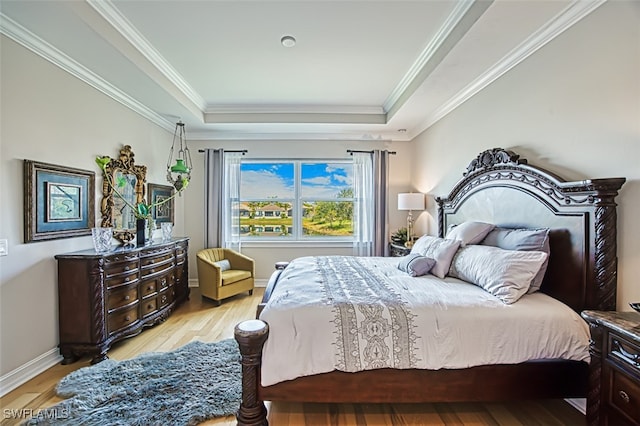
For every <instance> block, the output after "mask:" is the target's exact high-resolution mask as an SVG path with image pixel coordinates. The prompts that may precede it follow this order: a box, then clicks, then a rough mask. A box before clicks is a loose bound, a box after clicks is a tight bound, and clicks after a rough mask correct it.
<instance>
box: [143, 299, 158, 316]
mask: <svg viewBox="0 0 640 426" xmlns="http://www.w3.org/2000/svg"><path fill="white" fill-rule="evenodd" d="M140 310H141V311H142V316H143V317H146V316H147V315H151V314H152V313H154V312H156V311H157V310H158V302H157V300H156V298H153V299H146V300H143V301H142V304H141V305H140Z"/></svg>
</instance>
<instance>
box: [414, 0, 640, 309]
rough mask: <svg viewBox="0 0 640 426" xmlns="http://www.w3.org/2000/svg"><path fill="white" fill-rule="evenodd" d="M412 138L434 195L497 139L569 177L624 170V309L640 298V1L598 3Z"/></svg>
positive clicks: (420, 176) (422, 180)
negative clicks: (593, 8) (518, 62)
mask: <svg viewBox="0 0 640 426" xmlns="http://www.w3.org/2000/svg"><path fill="white" fill-rule="evenodd" d="M412 143H413V145H414V147H413V157H412V159H413V162H414V163H413V166H412V170H413V171H414V173H413V175H412V182H413V184H414V185H415V186H416V188H418V189H419V190H421V191H423V192H426V193H429V194H430V196H431V197H433V196H443V195H446V194H447V192H448V190H449V189H450V188H451V187H452V186H453V185H454V184H455V182H456V181H457V180H459V179H460V178H462V172H463V171H464V169H465V168H466V166H467V165H468V164H469V162H470V161H471V160H472V159H473V158H475V156H476V155H477V154H478V153H480V152H481V151H484V150H485V149H489V148H493V147H502V148H507V149H512V150H514V151H516V152H517V153H519V154H520V155H521V156H522V157H523V158H526V159H528V160H529V163H531V164H535V165H538V166H542V167H544V168H546V169H548V170H550V171H552V172H555V173H557V174H559V175H560V176H563V177H564V178H565V179H568V180H582V179H589V178H606V177H618V176H623V177H626V178H627V182H626V183H625V184H624V186H623V187H622V190H621V192H620V195H619V197H618V205H619V208H618V259H619V267H618V309H619V310H630V307H629V305H628V303H629V302H633V301H640V284H639V281H638V277H639V276H640V238H638V237H639V236H640V221H639V220H638V218H639V217H640V3H638V2H626V1H625V2H622V1H616V2H613V1H610V2H607V3H605V4H604V5H602V6H600V7H599V8H598V9H597V10H596V11H595V12H593V13H592V14H590V15H589V16H587V17H586V18H584V19H583V20H582V21H580V22H579V23H577V24H576V25H575V26H573V27H572V28H570V29H569V30H568V31H566V32H565V33H563V34H562V35H560V36H559V37H558V38H556V39H555V40H553V41H552V42H551V43H549V44H548V45H546V46H545V47H544V48H543V49H541V50H539V51H538V52H536V53H535V54H534V55H533V56H531V57H529V58H528V59H527V60H525V61H524V62H523V63H521V64H520V65H518V66H517V67H516V68H514V69H513V70H511V71H510V72H508V73H507V74H506V75H504V76H503V77H502V78H500V79H499V80H497V81H495V82H494V83H492V84H491V85H490V86H489V87H487V88H486V89H484V90H483V91H482V92H480V93H479V94H477V95H476V96H475V97H473V98H471V99H470V100H469V101H467V102H466V103H465V104H463V105H462V106H461V107H459V108H458V109H456V110H455V111H454V112H453V113H451V114H449V115H448V116H447V117H445V118H444V119H443V120H441V121H439V122H438V123H437V124H436V125H435V126H433V127H431V128H430V129H428V130H427V131H425V132H424V133H423V134H422V135H420V136H419V137H418V138H416V139H415V140H414V141H413V142H412ZM429 214H430V216H429V215H423V216H422V218H421V219H423V220H422V221H421V222H420V223H419V224H418V226H420V227H422V229H427V226H428V231H429V233H430V234H436V233H437V225H436V210H435V205H434V204H433V203H431V204H430V206H429ZM426 219H429V220H426Z"/></svg>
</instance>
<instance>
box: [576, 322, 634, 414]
mask: <svg viewBox="0 0 640 426" xmlns="http://www.w3.org/2000/svg"><path fill="white" fill-rule="evenodd" d="M582 317H583V318H584V319H585V320H587V322H588V323H589V326H590V328H591V347H590V352H591V364H590V366H589V392H588V394H587V424H588V425H589V426H595V425H616V426H618V425H640V313H637V312H611V311H584V312H583V313H582Z"/></svg>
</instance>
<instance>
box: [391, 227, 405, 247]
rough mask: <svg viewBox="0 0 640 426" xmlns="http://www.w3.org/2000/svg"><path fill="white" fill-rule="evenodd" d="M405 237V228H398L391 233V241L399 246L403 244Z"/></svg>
mask: <svg viewBox="0 0 640 426" xmlns="http://www.w3.org/2000/svg"><path fill="white" fill-rule="evenodd" d="M407 239H408V237H407V228H400V229H398V230H397V231H396V232H394V233H393V234H391V242H392V243H393V244H397V245H399V246H404V243H406V242H407Z"/></svg>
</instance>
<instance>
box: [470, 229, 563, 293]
mask: <svg viewBox="0 0 640 426" xmlns="http://www.w3.org/2000/svg"><path fill="white" fill-rule="evenodd" d="M480 244H482V245H485V246H493V247H499V248H501V249H504V250H518V251H532V250H533V251H541V252H544V253H546V254H547V255H550V254H551V249H550V247H549V229H547V228H542V229H526V228H522V229H516V228H501V227H496V228H495V229H493V230H492V231H491V232H489V233H488V234H487V236H486V237H485V239H484V240H482V242H481V243H480ZM548 264H549V257H548V256H547V259H546V260H545V261H544V263H543V264H542V267H541V268H540V271H539V272H538V274H537V275H536V276H535V277H534V278H533V280H532V281H531V285H530V286H529V291H528V293H534V292H536V291H538V290H540V286H541V285H542V280H543V279H544V274H545V272H546V271H547V266H548Z"/></svg>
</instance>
